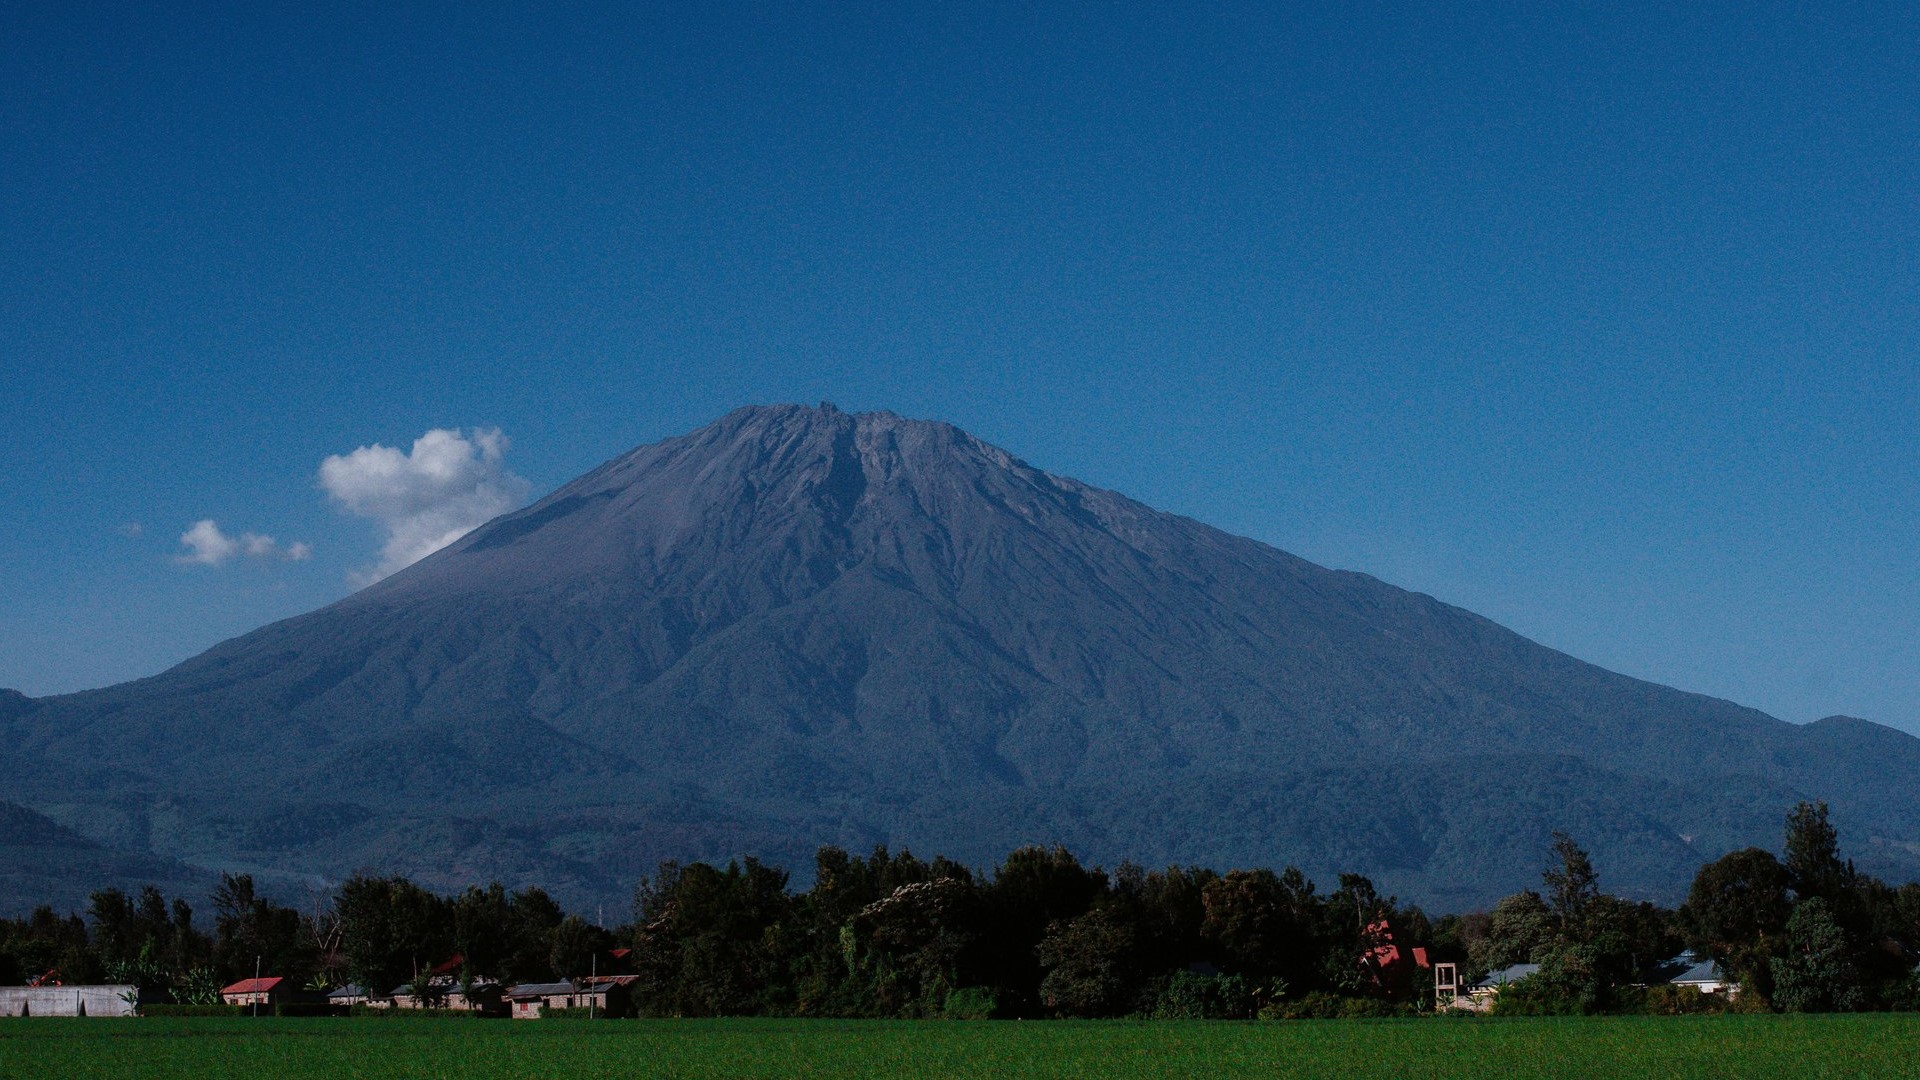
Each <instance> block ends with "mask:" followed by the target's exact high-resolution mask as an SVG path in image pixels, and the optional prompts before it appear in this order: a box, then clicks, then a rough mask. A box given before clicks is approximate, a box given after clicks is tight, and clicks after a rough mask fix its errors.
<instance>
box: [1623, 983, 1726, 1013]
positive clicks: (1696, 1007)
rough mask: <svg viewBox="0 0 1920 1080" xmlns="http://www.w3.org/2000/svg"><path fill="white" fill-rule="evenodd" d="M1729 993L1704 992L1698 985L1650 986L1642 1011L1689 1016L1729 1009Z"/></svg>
mask: <svg viewBox="0 0 1920 1080" xmlns="http://www.w3.org/2000/svg"><path fill="white" fill-rule="evenodd" d="M1727 1004H1728V1003H1727V995H1725V994H1703V993H1701V992H1700V988H1699V987H1697V986H1649V987H1647V991H1646V995H1645V997H1644V999H1643V1002H1642V1005H1641V1008H1640V1011H1641V1012H1645V1013H1647V1014H1648V1015H1650V1016H1687V1015H1691V1014H1694V1013H1721V1012H1726V1011H1727Z"/></svg>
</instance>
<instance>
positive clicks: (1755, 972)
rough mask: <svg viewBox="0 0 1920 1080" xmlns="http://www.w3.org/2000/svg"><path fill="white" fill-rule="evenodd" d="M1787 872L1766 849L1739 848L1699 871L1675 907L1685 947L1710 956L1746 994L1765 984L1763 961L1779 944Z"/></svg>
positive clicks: (1788, 910)
mask: <svg viewBox="0 0 1920 1080" xmlns="http://www.w3.org/2000/svg"><path fill="white" fill-rule="evenodd" d="M1789 880H1790V879H1789V877H1788V874H1787V868H1786V867H1785V866H1782V865H1781V864H1780V860H1778V859H1776V858H1774V857H1773V854H1772V853H1771V852H1768V851H1763V850H1762V849H1760V848H1744V849H1742V850H1740V851H1734V852H1729V853H1728V854H1726V855H1722V856H1721V857H1720V858H1718V859H1715V860H1714V861H1713V862H1710V863H1708V864H1707V865H1705V866H1703V867H1701V868H1700V872H1699V873H1697V874H1695V875H1694V878H1693V887H1692V888H1691V889H1689V890H1688V891H1687V902H1686V904H1685V905H1684V906H1683V907H1682V908H1681V909H1680V922H1681V925H1682V926H1683V927H1684V928H1685V931H1686V936H1687V944H1688V945H1690V946H1691V947H1692V948H1694V949H1695V950H1697V951H1699V952H1701V953H1704V954H1706V955H1708V956H1712V957H1713V958H1714V959H1716V960H1718V961H1720V963H1721V964H1723V965H1725V966H1726V969H1727V971H1728V972H1729V973H1730V974H1732V975H1733V976H1734V977H1735V978H1737V979H1739V980H1740V981H1741V982H1742V983H1743V984H1747V986H1748V989H1750V990H1760V991H1761V992H1762V993H1764V992H1765V989H1766V988H1765V987H1762V986H1758V985H1755V984H1756V983H1757V982H1760V981H1767V982H1770V981H1771V980H1770V978H1768V976H1769V972H1768V970H1767V962H1768V958H1769V957H1770V956H1771V955H1773V953H1774V952H1776V951H1777V950H1778V948H1779V947H1780V945H1781V935H1782V934H1784V933H1785V932H1786V928H1787V918H1788V917H1789V916H1790V915H1791V914H1792V913H1793V906H1792V905H1791V904H1790V903H1789V902H1788V900H1787V886H1788V882H1789Z"/></svg>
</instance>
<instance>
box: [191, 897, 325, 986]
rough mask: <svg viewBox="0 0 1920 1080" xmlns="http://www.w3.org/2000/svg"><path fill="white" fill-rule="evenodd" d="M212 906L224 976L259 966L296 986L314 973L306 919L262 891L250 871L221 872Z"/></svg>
mask: <svg viewBox="0 0 1920 1080" xmlns="http://www.w3.org/2000/svg"><path fill="white" fill-rule="evenodd" d="M213 909H214V946H213V956H214V963H215V966H216V967H217V968H218V969H219V971H220V973H221V975H222V977H226V978H236V979H237V978H246V977H250V976H251V975H253V973H254V970H255V968H256V966H258V968H259V970H261V971H262V972H264V973H266V974H268V975H279V976H282V977H285V978H287V979H289V980H291V981H292V982H293V983H294V984H296V985H298V984H302V983H305V982H306V981H307V979H308V978H309V977H310V976H311V975H312V974H313V972H314V970H315V968H316V966H317V960H318V958H317V957H316V956H315V954H314V948H313V934H312V932H311V930H310V928H309V927H308V926H307V924H306V920H305V919H303V918H302V917H301V915H300V913H299V912H298V911H295V910H294V909H292V908H290V907H283V906H281V905H279V904H275V903H273V902H272V901H270V900H268V899H266V898H265V897H263V896H260V895H259V894H258V893H257V892H256V891H255V889H254V885H253V876H252V875H251V874H239V875H235V874H222V875H220V884H219V886H218V887H216V888H215V889H214V891H213Z"/></svg>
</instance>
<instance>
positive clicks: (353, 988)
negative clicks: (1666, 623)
mask: <svg viewBox="0 0 1920 1080" xmlns="http://www.w3.org/2000/svg"><path fill="white" fill-rule="evenodd" d="M366 1003H367V991H366V988H365V987H363V986H361V985H360V984H358V983H348V984H347V985H345V986H338V987H335V988H334V989H332V990H329V991H328V992H327V1004H329V1005H335V1006H338V1007H340V1008H343V1009H345V1008H351V1007H353V1006H355V1005H365V1004H366Z"/></svg>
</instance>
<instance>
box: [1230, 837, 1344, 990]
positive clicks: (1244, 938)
mask: <svg viewBox="0 0 1920 1080" xmlns="http://www.w3.org/2000/svg"><path fill="white" fill-rule="evenodd" d="M1313 893H1314V887H1313V882H1311V881H1308V880H1307V877H1306V875H1305V874H1302V873H1301V872H1300V871H1299V870H1297V869H1295V868H1293V867H1288V868H1287V869H1286V871H1284V872H1283V873H1281V874H1275V873H1274V872H1273V871H1271V870H1235V871H1233V872H1231V873H1229V874H1226V875H1225V876H1223V877H1220V878H1218V879H1215V880H1213V881H1210V882H1208V883H1207V886H1206V888H1205V890H1204V891H1203V892H1202V893H1201V895H1200V899H1201V903H1202V904H1203V905H1204V906H1205V908H1206V917H1205V919H1204V920H1203V921H1202V922H1201V924H1200V932H1201V935H1202V936H1203V938H1204V939H1205V940H1206V941H1207V942H1208V943H1209V944H1210V945H1211V946H1212V949H1213V954H1214V955H1215V956H1216V957H1218V958H1219V961H1220V966H1221V967H1222V968H1224V969H1225V970H1226V971H1227V972H1229V973H1230V974H1237V975H1244V976H1246V977H1247V978H1249V979H1251V980H1254V981H1255V982H1265V981H1268V980H1271V979H1274V978H1279V979H1282V980H1285V982H1286V983H1287V985H1289V986H1293V987H1296V988H1301V989H1306V988H1311V987H1317V986H1320V985H1322V984H1323V982H1324V979H1325V976H1326V971H1325V965H1324V964H1323V963H1322V962H1321V957H1322V956H1323V954H1324V950H1323V949H1322V948H1320V944H1319V935H1318V931H1319V929H1320V923H1321V917H1322V908H1321V905H1320V903H1319V901H1318V899H1317V898H1316V897H1315V896H1314V894H1313ZM1354 958H1355V959H1356V960H1357V959H1358V954H1355V957H1354Z"/></svg>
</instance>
